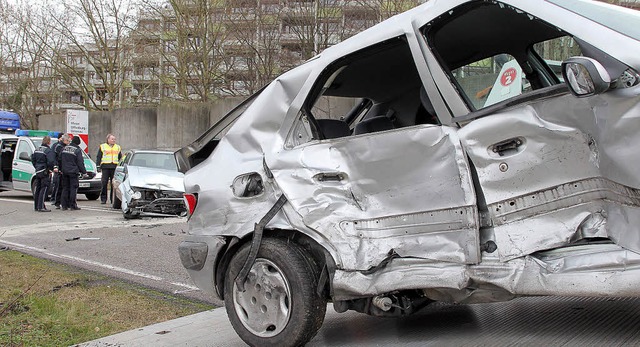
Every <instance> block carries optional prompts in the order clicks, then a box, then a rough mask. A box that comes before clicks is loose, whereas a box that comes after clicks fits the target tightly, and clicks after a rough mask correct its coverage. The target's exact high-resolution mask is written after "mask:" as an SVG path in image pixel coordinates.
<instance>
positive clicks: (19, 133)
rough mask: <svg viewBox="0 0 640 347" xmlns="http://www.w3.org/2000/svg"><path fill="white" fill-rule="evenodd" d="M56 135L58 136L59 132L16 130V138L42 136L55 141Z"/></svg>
mask: <svg viewBox="0 0 640 347" xmlns="http://www.w3.org/2000/svg"><path fill="white" fill-rule="evenodd" d="M58 135H60V131H50V130H26V129H19V130H16V136H26V137H44V136H49V137H51V138H52V139H57V138H58Z"/></svg>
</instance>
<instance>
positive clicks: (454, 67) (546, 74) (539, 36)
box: [423, 1, 580, 110]
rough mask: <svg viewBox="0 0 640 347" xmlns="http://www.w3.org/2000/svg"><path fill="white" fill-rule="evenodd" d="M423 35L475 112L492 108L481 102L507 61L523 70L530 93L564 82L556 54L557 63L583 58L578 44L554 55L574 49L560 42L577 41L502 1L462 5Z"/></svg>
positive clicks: (524, 91) (438, 20)
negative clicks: (557, 70)
mask: <svg viewBox="0 0 640 347" xmlns="http://www.w3.org/2000/svg"><path fill="white" fill-rule="evenodd" d="M504 28H510V30H504ZM423 33H424V34H425V36H426V37H427V41H428V43H429V45H430V47H431V49H432V51H433V52H434V54H435V56H436V58H437V59H438V60H439V61H440V64H441V66H442V67H443V69H444V70H445V71H446V72H447V73H449V74H450V75H451V80H452V81H453V82H454V83H456V84H457V87H458V90H459V91H460V92H461V93H460V94H461V96H462V97H463V98H464V99H465V100H466V101H467V103H468V104H469V105H470V106H471V109H472V110H475V109H479V108H482V107H485V106H488V105H487V104H484V102H480V101H479V100H476V99H480V98H482V97H484V96H486V93H488V91H489V90H490V89H491V85H492V83H493V81H494V80H495V79H496V77H497V75H498V72H499V71H500V67H501V66H502V65H503V64H504V62H505V61H506V60H513V59H515V60H516V61H517V64H518V65H519V67H520V68H521V69H522V72H523V75H524V76H523V79H524V81H525V83H523V86H526V87H523V90H522V91H521V92H522V93H526V92H529V91H534V90H538V89H541V88H545V87H549V86H553V85H558V84H560V83H561V82H560V80H559V78H558V77H557V74H556V73H555V72H554V71H553V69H552V68H551V67H550V66H549V59H550V58H551V57H552V56H553V54H555V55H556V56H562V58H556V59H557V60H559V61H560V62H561V60H563V59H566V58H568V57H569V56H571V55H580V50H579V47H578V44H575V49H572V50H571V51H567V52H554V50H555V51H560V50H567V47H568V46H570V45H568V44H566V43H564V44H563V45H560V44H559V42H557V40H560V38H566V39H568V40H573V38H571V37H570V36H569V35H568V34H567V33H566V32H564V31H562V30H560V29H559V28H557V27H555V26H552V25H550V24H548V23H546V22H544V21H542V20H540V19H538V18H536V17H534V16H532V15H530V14H527V13H524V12H522V11H520V10H517V9H515V8H513V7H510V6H507V5H504V4H501V3H498V2H488V1H477V2H472V3H468V4H464V5H462V6H459V7H457V8H455V9H454V10H453V11H450V12H448V13H446V14H444V15H442V16H441V17H439V18H437V19H436V20H434V21H433V22H432V23H430V24H429V25H427V26H425V27H424V28H423ZM554 40H556V41H554ZM543 43H544V44H543ZM558 53H564V55H562V54H558ZM483 63H488V64H484V65H483ZM492 69H493V71H487V70H492ZM491 73H492V75H491ZM483 74H485V75H487V76H485V77H486V78H485V79H484V83H485V84H482V83H481V82H479V81H480V80H482V77H483V76H480V75H483ZM474 78H475V81H474ZM473 82H475V83H476V84H478V85H477V86H474V85H473ZM483 88H484V91H483Z"/></svg>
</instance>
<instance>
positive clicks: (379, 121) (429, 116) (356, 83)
mask: <svg viewBox="0 0 640 347" xmlns="http://www.w3.org/2000/svg"><path fill="white" fill-rule="evenodd" d="M423 101H426V102H427V103H428V104H429V105H428V106H427V107H425V106H424V105H423ZM301 118H304V120H301V122H300V123H304V122H305V120H306V121H307V122H308V123H309V130H310V132H311V134H308V136H305V135H303V134H302V133H303V132H304V127H303V126H298V128H297V129H294V133H295V132H296V131H297V132H298V134H297V136H294V137H295V138H296V139H298V140H299V141H297V142H296V143H295V144H294V145H296V144H299V143H304V142H306V141H308V140H311V139H330V138H339V137H345V136H351V135H360V134H366V133H372V132H377V131H384V130H391V129H396V128H402V127H407V126H412V125H416V124H438V120H437V118H436V115H435V112H434V111H433V107H432V106H431V105H430V103H429V102H428V98H427V97H426V92H424V88H423V87H422V82H421V80H420V77H419V75H418V70H417V68H416V66H415V63H414V61H413V57H412V55H411V51H410V49H409V45H408V43H407V41H406V39H405V37H404V36H401V37H397V38H394V39H390V40H387V41H385V42H382V43H380V44H377V45H374V46H372V47H369V48H366V49H363V50H361V51H359V52H356V53H353V54H351V55H349V56H346V57H344V58H342V59H340V60H338V61H336V62H334V63H333V64H331V65H329V66H328V67H327V69H326V70H325V71H324V72H323V73H322V74H321V76H320V78H319V79H318V81H316V85H315V86H314V88H313V90H312V92H311V94H310V96H309V97H308V99H307V101H306V102H305V106H304V108H303V111H302V113H301Z"/></svg>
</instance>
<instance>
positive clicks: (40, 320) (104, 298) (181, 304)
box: [0, 250, 213, 347]
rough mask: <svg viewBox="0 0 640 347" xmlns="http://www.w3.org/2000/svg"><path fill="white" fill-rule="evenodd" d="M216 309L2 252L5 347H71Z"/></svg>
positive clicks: (1, 334) (0, 320) (1, 337)
mask: <svg viewBox="0 0 640 347" xmlns="http://www.w3.org/2000/svg"><path fill="white" fill-rule="evenodd" d="M211 308H213V306H211V305H207V304H203V303H200V302H194V301H190V300H187V299H184V298H180V297H177V296H172V295H169V294H166V293H161V292H158V291H153V290H150V289H147V288H144V287H140V286H136V285H133V284H131V283H128V282H123V281H119V280H116V279H113V278H111V277H107V276H103V275H99V274H96V273H91V272H87V271H84V270H80V269H77V268H73V267H70V266H66V265H62V264H58V263H54V262H51V261H48V260H44V259H39V258H35V257H31V256H29V255H25V254H22V253H19V252H16V251H10V250H8V251H0V346H11V347H13V346H43V347H46V346H69V345H73V344H77V343H82V342H86V341H90V340H94V339H97V338H100V337H104V336H108V335H112V334H115V333H118V332H122V331H126V330H130V329H134V328H139V327H143V326H146V325H149V324H153V323H158V322H163V321H166V320H170V319H174V318H178V317H182V316H186V315H189V314H193V313H197V312H202V311H205V310H208V309H211Z"/></svg>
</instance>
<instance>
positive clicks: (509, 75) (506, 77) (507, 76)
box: [500, 67, 518, 87]
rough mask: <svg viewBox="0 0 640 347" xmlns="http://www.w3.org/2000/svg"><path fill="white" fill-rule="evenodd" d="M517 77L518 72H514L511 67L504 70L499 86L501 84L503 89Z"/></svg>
mask: <svg viewBox="0 0 640 347" xmlns="http://www.w3.org/2000/svg"><path fill="white" fill-rule="evenodd" d="M517 75H518V72H517V71H516V69H514V68H512V67H510V68H508V69H506V70H504V72H503V73H502V76H501V77H500V84H502V85H503V86H505V87H506V86H508V85H510V84H511V83H513V81H515V80H516V76H517Z"/></svg>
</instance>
